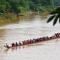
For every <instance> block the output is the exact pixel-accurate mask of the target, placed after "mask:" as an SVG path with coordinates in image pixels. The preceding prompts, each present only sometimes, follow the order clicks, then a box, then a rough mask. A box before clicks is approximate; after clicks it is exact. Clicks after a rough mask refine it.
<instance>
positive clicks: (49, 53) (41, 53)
mask: <svg viewBox="0 0 60 60" xmlns="http://www.w3.org/2000/svg"><path fill="white" fill-rule="evenodd" d="M46 21H47V18H46V19H41V18H40V17H39V16H35V17H33V18H32V19H23V20H20V21H19V22H18V23H14V24H9V25H4V26H1V27H0V60H33V59H34V60H37V59H38V60H45V59H46V60H59V58H60V41H58V42H56V40H60V39H56V40H55V41H54V40H53V41H50V42H43V43H39V44H34V45H31V46H23V47H18V48H13V49H9V50H8V49H6V48H4V44H5V43H8V44H11V43H12V42H16V41H17V42H19V41H22V40H27V39H33V38H39V37H42V36H51V35H53V34H55V33H57V32H60V25H59V23H58V22H57V24H56V25H55V26H52V22H50V23H48V24H47V23H46ZM33 57H34V58H33Z"/></svg>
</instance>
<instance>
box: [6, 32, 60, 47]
mask: <svg viewBox="0 0 60 60" xmlns="http://www.w3.org/2000/svg"><path fill="white" fill-rule="evenodd" d="M56 38H60V33H56V34H55V35H54V36H51V37H48V36H47V37H41V38H37V39H29V40H24V41H22V42H19V43H17V42H16V43H12V44H11V46H9V45H8V44H7V43H6V45H5V47H6V48H11V47H17V46H23V45H27V44H33V43H38V42H42V41H48V40H52V39H56Z"/></svg>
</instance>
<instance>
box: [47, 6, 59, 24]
mask: <svg viewBox="0 0 60 60" xmlns="http://www.w3.org/2000/svg"><path fill="white" fill-rule="evenodd" d="M50 14H51V15H52V16H50V17H49V19H48V21H47V23H49V22H50V21H52V20H54V21H53V25H55V24H56V23H57V20H59V23H60V7H58V8H56V9H55V10H54V11H52V12H51V13H50Z"/></svg>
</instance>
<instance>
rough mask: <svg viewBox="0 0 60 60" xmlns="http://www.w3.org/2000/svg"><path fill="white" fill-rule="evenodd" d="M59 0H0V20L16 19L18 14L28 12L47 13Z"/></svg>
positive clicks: (22, 14) (21, 14)
mask: <svg viewBox="0 0 60 60" xmlns="http://www.w3.org/2000/svg"><path fill="white" fill-rule="evenodd" d="M58 2H59V0H58V1H57V0H0V20H4V19H7V20H16V19H17V20H18V19H19V18H20V17H19V16H28V15H30V14H33V15H34V14H39V15H40V14H44V13H45V12H46V13H45V15H47V14H48V13H49V12H51V11H53V10H54V9H55V8H56V7H57V6H59V4H58Z"/></svg>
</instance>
